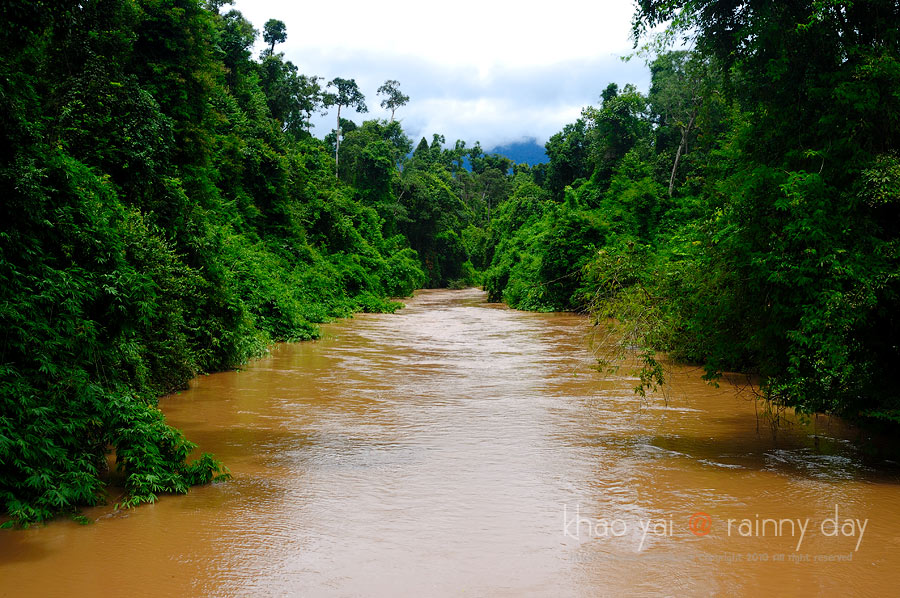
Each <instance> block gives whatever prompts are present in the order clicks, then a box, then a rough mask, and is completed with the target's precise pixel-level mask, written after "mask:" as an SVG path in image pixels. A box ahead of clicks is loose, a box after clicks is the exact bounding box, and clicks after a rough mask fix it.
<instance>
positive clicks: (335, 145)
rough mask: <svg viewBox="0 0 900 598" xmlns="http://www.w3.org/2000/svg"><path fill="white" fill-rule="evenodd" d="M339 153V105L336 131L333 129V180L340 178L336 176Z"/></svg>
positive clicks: (339, 106) (339, 107)
mask: <svg viewBox="0 0 900 598" xmlns="http://www.w3.org/2000/svg"><path fill="white" fill-rule="evenodd" d="M340 151H341V105H340V104H338V111H337V129H335V139H334V176H335V178H341V177H340V175H339V174H338V156H339V155H340Z"/></svg>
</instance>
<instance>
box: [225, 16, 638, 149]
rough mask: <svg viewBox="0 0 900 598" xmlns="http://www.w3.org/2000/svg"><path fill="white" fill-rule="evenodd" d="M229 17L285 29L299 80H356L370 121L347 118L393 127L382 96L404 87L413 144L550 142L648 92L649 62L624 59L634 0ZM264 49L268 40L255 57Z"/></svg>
mask: <svg viewBox="0 0 900 598" xmlns="http://www.w3.org/2000/svg"><path fill="white" fill-rule="evenodd" d="M538 6H540V7H541V8H538ZM229 8H234V9H236V10H239V11H240V12H241V13H242V14H243V15H244V17H245V18H246V19H248V20H249V21H250V22H251V23H253V26H254V27H255V28H256V29H257V30H259V31H260V32H261V31H262V27H263V24H264V23H265V22H266V21H267V20H268V19H271V18H275V19H280V20H282V21H284V23H285V25H286V26H287V41H286V42H285V43H283V44H280V45H278V46H277V47H276V52H283V53H284V54H285V58H286V59H287V60H290V61H291V62H293V63H294V64H296V65H297V66H298V67H299V70H300V72H301V73H304V74H306V75H319V76H322V77H324V78H325V80H326V81H328V80H330V79H332V78H334V77H343V78H346V79H350V78H353V79H356V82H357V84H358V85H359V88H360V90H361V91H362V92H363V94H365V96H366V103H367V104H368V108H369V112H368V113H367V114H364V115H357V114H353V113H350V114H347V112H346V111H342V112H341V116H342V117H345V118H347V117H349V118H351V119H352V120H354V121H356V122H357V123H360V122H362V121H363V120H366V119H370V118H388V117H389V116H390V112H389V111H387V110H385V109H383V108H381V106H380V103H381V99H382V98H381V97H379V96H377V95H376V90H377V89H378V87H379V86H380V85H381V84H382V83H384V81H385V80H387V79H396V80H398V81H400V89H401V91H403V93H405V94H406V95H408V96H410V101H409V104H407V105H406V106H404V107H402V108H400V109H399V110H397V114H396V118H397V119H399V120H400V121H401V122H402V124H403V128H404V130H405V131H406V134H407V135H408V136H410V137H412V138H413V140H414V141H418V139H419V138H421V137H423V136H424V137H426V138H427V139H429V140H431V136H432V134H433V133H438V134H442V135H444V136H445V138H446V140H447V144H448V145H451V146H452V145H453V142H454V141H455V140H456V139H462V140H464V141H466V142H467V143H468V145H469V146H471V145H472V144H473V143H474V142H475V141H476V140H477V141H480V142H481V144H482V146H483V147H484V148H485V149H489V148H492V147H495V146H497V145H501V144H505V143H510V142H515V141H520V140H523V139H526V138H530V137H534V138H536V139H537V141H538V143H539V144H543V143H545V142H546V141H547V139H548V138H549V137H550V136H551V135H553V134H554V133H556V132H558V131H560V130H561V129H562V128H563V126H565V125H566V124H567V123H571V122H574V121H575V120H576V119H577V118H578V117H579V115H580V113H581V109H582V108H583V107H584V106H588V105H596V104H597V103H598V101H599V100H598V98H599V96H600V92H601V91H602V90H603V89H604V88H605V87H606V85H607V84H608V83H610V82H616V83H618V84H619V86H620V87H621V86H623V85H624V84H626V83H634V84H635V85H637V86H638V88H639V89H641V90H643V91H645V92H646V90H647V88H648V86H649V72H648V69H647V67H646V66H645V64H644V61H643V60H642V59H641V58H634V59H632V60H630V61H628V62H624V61H622V60H621V57H623V56H627V55H629V54H631V53H632V52H633V49H632V46H633V44H632V40H631V38H630V35H631V16H632V13H633V11H634V3H633V0H612V1H609V0H607V1H603V0H601V1H594V2H585V1H584V0H552V1H550V2H543V3H541V4H540V5H536V3H535V4H531V3H527V2H506V1H494V0H481V1H473V0H456V1H450V2H440V3H437V2H428V1H423V0H418V1H411V0H394V1H392V2H373V1H371V0H369V1H366V2H358V1H356V0H339V1H335V2H322V1H321V0H320V1H316V2H306V1H298V0H293V1H285V0H280V1H279V0H236V1H235V2H234V3H233V4H232V5H231V6H230V7H224V8H223V9H222V10H223V12H224V11H225V10H228V9H229ZM263 47H264V44H263V42H262V35H261V34H260V39H259V43H258V45H257V48H256V52H257V54H258V53H259V51H260V50H261V49H262V48H263ZM334 119H335V112H334V110H333V109H332V110H330V111H329V113H328V115H327V116H324V117H316V118H315V119H314V120H313V124H314V128H313V134H314V135H316V136H318V137H322V136H324V135H325V134H327V133H328V132H329V131H330V130H331V129H333V128H334V125H335V123H334Z"/></svg>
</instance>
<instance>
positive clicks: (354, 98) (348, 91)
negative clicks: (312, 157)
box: [326, 77, 369, 176]
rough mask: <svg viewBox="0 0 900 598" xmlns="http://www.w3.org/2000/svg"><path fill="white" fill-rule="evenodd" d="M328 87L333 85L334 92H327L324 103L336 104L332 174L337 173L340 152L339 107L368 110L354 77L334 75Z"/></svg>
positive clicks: (360, 110)
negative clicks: (346, 77) (343, 77)
mask: <svg viewBox="0 0 900 598" xmlns="http://www.w3.org/2000/svg"><path fill="white" fill-rule="evenodd" d="M328 87H333V88H334V89H335V93H333V94H328V98H327V102H328V104H326V105H331V106H337V131H336V135H337V137H336V139H335V144H334V174H335V176H337V175H338V164H339V160H340V152H341V108H343V107H345V106H346V107H347V108H355V109H356V111H357V112H368V111H369V109H368V107H366V97H365V96H364V95H363V94H362V92H361V91H360V90H359V87H358V86H357V85H356V79H342V78H341V77H335V78H334V79H332V80H331V81H329V82H328Z"/></svg>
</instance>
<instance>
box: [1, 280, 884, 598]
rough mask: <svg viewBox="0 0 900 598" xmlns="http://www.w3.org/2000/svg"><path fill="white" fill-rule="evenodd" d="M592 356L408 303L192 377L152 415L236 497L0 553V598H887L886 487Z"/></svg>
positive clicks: (504, 325) (212, 495)
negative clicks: (599, 364) (182, 437)
mask: <svg viewBox="0 0 900 598" xmlns="http://www.w3.org/2000/svg"><path fill="white" fill-rule="evenodd" d="M602 336H603V335H602V334H597V331H596V330H594V331H592V329H591V327H590V326H589V322H588V320H587V319H586V318H584V317H581V316H577V315H572V314H535V313H525V312H518V311H514V310H509V309H506V308H504V307H503V306H500V305H496V304H488V303H485V302H484V295H483V293H481V292H480V291H476V290H471V289H470V290H465V291H445V290H441V291H423V292H420V293H418V294H417V295H416V297H415V298H414V299H411V300H409V301H408V302H407V307H406V308H405V309H403V310H401V311H400V312H398V313H396V314H394V315H384V314H381V315H359V316H357V317H356V318H354V319H352V320H345V321H341V322H336V323H333V324H329V325H327V326H325V327H324V336H323V338H322V339H321V340H319V341H316V342H307V343H298V344H283V345H278V346H277V347H275V348H274V349H273V351H272V352H271V354H270V355H269V356H268V357H266V358H264V359H261V360H258V361H256V362H254V363H252V364H250V365H249V366H248V367H247V368H246V369H244V370H242V371H240V372H225V373H219V374H213V375H210V376H203V377H200V378H198V379H197V380H195V381H193V382H192V384H191V388H190V389H189V390H187V391H185V392H182V393H179V394H176V395H173V396H170V397H165V398H164V399H162V400H161V407H162V409H163V410H164V411H165V413H166V415H167V418H168V420H169V422H170V423H171V424H173V425H175V426H177V427H179V428H181V429H182V430H184V431H185V433H186V435H187V436H188V438H190V439H191V440H193V441H194V442H196V443H198V444H199V445H200V450H203V451H207V452H212V453H215V454H216V456H217V457H219V458H220V459H222V460H223V461H224V462H225V463H226V464H227V466H228V467H229V468H230V469H231V472H232V474H233V476H234V477H233V479H232V480H231V481H229V482H226V483H220V484H214V485H210V486H206V487H201V488H196V489H194V490H193V491H192V492H191V493H190V494H188V495H187V496H165V497H162V498H161V500H159V502H157V503H156V504H154V505H145V506H141V507H139V508H137V509H133V510H126V511H114V510H113V509H112V507H110V506H106V507H96V508H92V509H88V510H87V511H85V514H86V515H87V516H88V517H89V518H91V519H93V520H95V522H94V524H92V525H88V526H81V525H77V524H75V523H74V522H71V521H68V520H60V521H54V522H52V523H51V524H49V525H47V526H44V527H37V528H32V529H28V530H17V531H16V530H14V531H6V532H3V533H0V595H8V596H88V595H107V594H109V593H113V594H115V595H209V596H247V595H259V596H282V595H291V596H294V595H296V596H554V597H561V596H606V595H609V596H619V595H638V596H640V595H646V596H656V595H674V596H685V595H687V596H706V595H764V596H780V595H799V594H801V593H802V594H803V595H817V594H818V595H838V594H841V595H859V596H868V595H870V596H884V595H896V592H897V587H898V586H897V584H898V582H900V567H898V566H900V486H898V482H900V476H898V474H897V469H896V467H895V466H894V465H893V464H891V463H885V462H875V463H872V462H871V461H870V460H868V459H866V458H865V456H864V455H863V454H862V453H861V452H860V450H859V449H858V448H855V445H854V444H852V443H851V442H850V441H851V440H852V438H853V432H852V431H849V430H846V429H845V428H843V427H842V426H841V425H839V424H838V423H835V422H829V421H827V420H825V419H821V418H820V419H818V420H814V421H813V422H810V423H809V425H800V424H794V425H790V426H787V427H785V428H783V429H781V430H780V431H779V432H778V434H777V435H775V436H774V437H773V434H772V433H771V430H770V429H769V428H768V427H767V426H766V424H765V421H762V422H760V421H759V419H758V416H757V410H756V407H755V404H754V401H752V400H751V398H750V397H751V396H752V395H750V394H748V393H747V392H746V391H745V392H739V391H740V390H741V389H740V387H739V386H736V385H734V384H732V383H730V382H728V381H725V382H723V384H722V385H721V386H720V387H719V388H713V387H710V386H708V385H706V384H705V383H704V382H703V381H702V380H701V379H700V372H698V371H697V370H696V369H691V368H685V367H674V368H673V371H672V385H671V388H670V390H669V392H668V396H667V397H661V396H654V397H650V398H647V399H643V400H642V399H640V398H639V397H637V396H635V395H634V393H633V392H632V388H633V387H634V386H635V384H636V380H635V379H634V378H632V377H631V372H630V369H629V368H628V367H625V368H623V369H622V370H621V371H620V372H619V373H618V374H616V375H613V376H610V375H601V374H600V373H598V372H597V371H596V370H595V369H593V366H594V365H595V364H596V359H595V356H594V354H595V353H598V352H599V353H600V354H603V353H604V352H606V351H608V350H609V348H608V347H604V344H603V343H604V341H603V338H602ZM112 499H113V500H111V502H114V500H115V497H112ZM729 520H730V522H729ZM766 520H768V521H766ZM707 524H708V525H707Z"/></svg>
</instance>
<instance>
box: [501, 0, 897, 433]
mask: <svg viewBox="0 0 900 598" xmlns="http://www.w3.org/2000/svg"><path fill="white" fill-rule="evenodd" d="M638 4H639V8H638V11H637V13H636V16H635V20H634V28H635V35H636V39H641V36H642V34H643V33H644V32H645V31H647V30H649V29H650V28H652V27H655V26H657V25H659V24H661V23H664V22H671V26H670V28H669V30H668V32H667V34H665V35H664V36H663V38H662V40H660V39H658V38H657V39H655V40H651V41H650V43H649V44H648V46H647V47H645V48H644V50H645V52H646V53H645V54H644V55H649V56H650V59H649V67H650V70H651V77H652V83H651V87H650V90H649V93H648V94H647V95H646V96H645V95H643V94H642V93H640V92H639V91H637V90H636V89H635V88H633V87H630V86H627V85H626V86H625V87H623V88H622V89H619V88H618V86H616V85H610V86H608V87H607V88H606V89H605V90H604V91H603V92H602V94H601V98H600V104H599V106H597V107H587V108H585V109H584V110H583V112H582V118H580V119H579V120H578V121H576V122H575V123H573V124H570V125H567V126H566V127H564V128H563V130H562V131H561V132H560V133H558V134H557V135H554V136H553V137H551V139H550V141H549V142H548V143H547V155H548V156H549V158H550V163H549V165H548V167H547V169H546V171H545V173H544V174H545V175H546V178H545V182H544V184H543V185H542V188H541V189H538V188H535V187H531V188H529V190H526V188H525V187H523V188H521V189H520V190H519V191H518V192H517V193H516V194H514V195H513V196H512V197H511V198H510V200H509V203H508V204H504V205H502V206H501V207H500V209H499V215H498V216H497V217H496V218H495V220H494V223H495V227H493V228H492V234H494V235H495V238H496V239H497V244H496V246H495V249H494V257H493V260H492V263H491V266H490V268H489V270H488V271H487V273H486V278H485V284H486V288H487V290H488V291H489V293H490V295H491V296H492V297H493V298H495V299H501V298H502V299H505V300H506V301H508V302H509V303H510V304H511V305H513V306H517V307H523V308H527V309H546V310H556V309H578V310H590V311H592V312H593V313H594V314H595V316H596V317H597V318H598V320H603V321H604V322H605V321H607V320H606V319H607V318H614V319H615V321H616V322H617V323H618V325H619V326H620V328H621V332H622V335H623V336H622V338H623V339H624V340H623V342H625V343H627V344H628V345H630V346H632V347H637V348H638V349H639V350H640V351H641V355H642V358H643V359H644V363H645V364H646V365H647V367H646V368H645V370H644V374H645V375H644V377H642V380H641V386H642V387H648V386H654V385H656V384H658V383H659V382H661V381H662V380H661V377H662V375H663V370H662V369H661V368H659V367H658V366H659V363H658V361H657V360H656V359H655V358H654V356H653V355H654V353H653V352H654V351H657V350H663V351H666V352H668V354H669V355H670V356H672V357H675V358H678V359H682V360H687V361H690V362H694V363H699V364H702V365H704V366H705V368H706V372H707V376H708V377H709V378H711V379H715V378H716V377H717V376H719V375H720V374H721V373H722V372H723V371H741V372H746V373H748V374H751V375H753V376H754V377H755V378H756V379H757V380H759V381H760V386H759V389H760V391H761V392H760V394H761V396H762V397H763V398H764V399H765V400H767V401H769V402H771V403H772V404H774V405H775V406H776V407H779V408H780V407H791V408H794V409H796V410H797V411H799V412H801V413H813V412H825V413H833V414H838V415H841V416H843V417H846V418H849V419H851V420H853V421H857V422H861V423H866V424H867V425H881V424H884V425H889V424H891V423H897V422H900V395H898V393H897V391H896V389H894V388H893V387H892V386H891V385H889V384H888V385H886V384H885V383H884V382H885V381H886V380H888V379H889V377H888V376H887V374H889V373H890V372H892V371H895V370H896V369H897V367H898V366H900V345H898V339H900V320H898V315H897V314H898V313H900V295H898V292H900V268H898V258H900V254H898V249H900V245H898V232H900V230H898V223H900V158H898V153H897V150H898V142H900V93H898V89H900V46H898V43H900V40H898V36H900V33H898V31H900V29H898V28H897V26H896V25H897V23H898V22H900V5H898V3H897V2H892V1H886V0H869V1H858V2H853V3H838V2H830V1H826V2H812V1H804V0H795V1H790V2H763V1H750V2H744V3H733V2H720V1H715V0H663V1H655V0H646V1H644V0H642V1H641V2H639V3H638ZM682 36H683V37H685V38H689V39H691V40H692V44H691V45H693V46H694V48H695V49H694V50H693V51H691V52H686V51H672V52H666V51H662V50H661V49H660V48H661V47H662V46H665V43H666V42H667V41H671V40H672V39H680V38H681V37H682Z"/></svg>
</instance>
